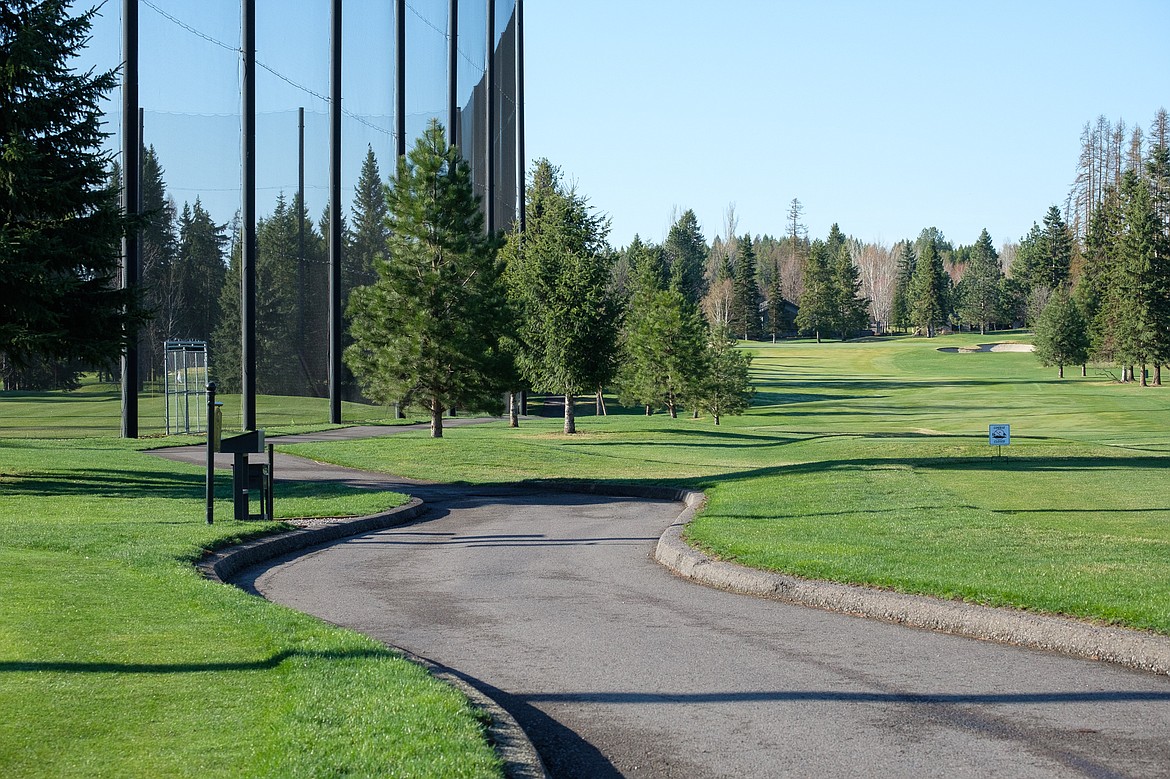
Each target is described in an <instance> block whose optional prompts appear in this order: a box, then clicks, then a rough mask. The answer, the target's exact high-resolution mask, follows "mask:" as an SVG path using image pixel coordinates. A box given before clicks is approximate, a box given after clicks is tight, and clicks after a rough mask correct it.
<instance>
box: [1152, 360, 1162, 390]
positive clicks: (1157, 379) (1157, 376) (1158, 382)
mask: <svg viewBox="0 0 1170 779" xmlns="http://www.w3.org/2000/svg"><path fill="white" fill-rule="evenodd" d="M1154 386H1155V387H1161V386H1162V363H1157V364H1156V365H1154Z"/></svg>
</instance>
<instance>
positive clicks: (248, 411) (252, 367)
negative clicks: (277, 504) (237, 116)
mask: <svg viewBox="0 0 1170 779" xmlns="http://www.w3.org/2000/svg"><path fill="white" fill-rule="evenodd" d="M241 20H242V24H241V27H242V30H241V32H242V34H243V58H244V62H243V77H244V78H243V82H244V83H243V92H244V94H243V98H244V105H243V121H242V122H241V125H242V129H243V132H242V135H243V138H242V139H241V140H242V144H243V169H244V180H243V193H242V194H243V204H242V206H243V207H242V208H241V212H242V213H241V219H242V221H243V231H244V235H243V241H244V242H243V246H242V247H241V248H242V251H241V253H240V255H241V259H242V262H241V270H242V271H243V272H242V273H241V274H240V276H241V281H240V322H241V328H240V346H241V349H240V357H241V363H242V364H241V366H240V371H241V372H240V378H241V389H242V392H243V398H242V399H241V400H242V401H243V402H242V404H241V405H242V407H243V426H244V429H245V430H255V429H256V255H257V247H256V0H243V8H242V9H241Z"/></svg>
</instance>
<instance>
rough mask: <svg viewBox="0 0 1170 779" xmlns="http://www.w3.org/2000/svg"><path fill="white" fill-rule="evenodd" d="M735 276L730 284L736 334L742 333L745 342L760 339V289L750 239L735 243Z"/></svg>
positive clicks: (754, 255) (746, 237)
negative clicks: (733, 297)
mask: <svg viewBox="0 0 1170 779" xmlns="http://www.w3.org/2000/svg"><path fill="white" fill-rule="evenodd" d="M737 245H738V248H737V250H736V258H735V275H734V276H733V277H732V284H733V288H734V290H735V308H734V312H735V313H734V320H733V321H734V322H735V324H736V332H737V333H743V339H744V340H745V341H750V340H758V339H759V337H760V287H759V284H757V283H756V251H755V248H754V247H753V246H752V237H751V236H750V235H745V236H744V237H743V238H740V239H739V241H737Z"/></svg>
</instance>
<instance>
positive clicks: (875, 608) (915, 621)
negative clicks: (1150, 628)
mask: <svg viewBox="0 0 1170 779" xmlns="http://www.w3.org/2000/svg"><path fill="white" fill-rule="evenodd" d="M639 491H644V490H642V488H639ZM667 492H672V493H677V492H679V491H667V490H664V491H663V492H662V493H661V496H662V497H668V496H667V494H666V493H667ZM683 492H686V493H687V496H686V498H685V501H686V503H687V507H686V509H684V510H683V512H682V513H681V514H680V515H679V516H678V519H677V520H676V521H675V523H674V524H672V525H671V526H670V527H668V528H667V529H666V532H664V533H663V534H662V537H661V538H660V539H659V540H658V546H657V547H656V548H655V550H654V559H655V560H656V561H657V562H659V563H661V564H662V565H663V566H665V567H666V568H667V569H669V570H670V571H671V572H673V573H675V574H676V575H678V576H681V577H682V578H684V579H689V580H691V581H694V582H697V583H699V584H704V585H706V586H708V587H715V588H717V589H721V590H728V591H730V592H735V593H740V594H743V595H755V596H757V597H761V598H769V599H771V600H777V601H782V602H784V603H791V604H794V605H798V606H811V607H813V608H818V609H824V610H826V611H835V612H839V613H842V614H850V615H852V616H858V617H866V618H869V619H879V620H882V621H885V622H893V623H896V624H899V625H906V626H908V627H915V628H922V629H924V630H933V631H936V632H940V633H950V634H952V635H956V636H964V637H967V638H977V639H982V640H985V641H996V642H999V643H1003V644H1012V645H1015V646H1021V647H1027V648H1029V649H1040V650H1045V651H1049V652H1058V653H1060V654H1064V655H1068V656H1071V657H1078V658H1082V659H1086V660H1100V661H1104V662H1108V663H1116V664H1118V665H1123V666H1126V667H1127V668H1134V669H1137V670H1141V671H1148V672H1151V673H1156V674H1163V675H1170V636H1163V635H1159V634H1156V633H1147V632H1144V631H1140V630H1132V629H1128V628H1118V627H1109V626H1105V625H1094V624H1091V623H1088V622H1082V621H1079V620H1076V619H1071V618H1067V617H1057V616H1049V615H1046V614H1033V613H1031V612H1026V611H1019V610H1016V609H1006V608H997V607H992V606H980V605H977V604H973V603H963V602H960V601H950V600H944V599H942V598H933V597H929V596H926V595H908V594H905V593H900V592H890V591H887V590H878V589H874V588H870V587H859V586H855V585H849V584H837V583H836V582H826V581H817V580H812V579H800V578H797V577H795V576H787V575H784V574H777V573H769V572H767V571H759V570H756V569H753V568H746V567H744V566H741V565H736V564H734V563H725V562H721V561H718V560H713V559H711V558H710V557H708V556H707V555H705V554H703V553H702V552H700V551H698V550H697V549H695V548H694V547H692V546H690V545H689V544H687V543H686V542H685V541H684V540H683V538H682V532H683V528H684V527H685V526H686V524H687V523H688V522H690V521H691V520H692V519H693V518H694V516H695V513H696V512H697V511H698V509H699V508H701V507H702V505H703V502H704V501H705V496H704V495H703V494H702V493H698V492H691V491H683Z"/></svg>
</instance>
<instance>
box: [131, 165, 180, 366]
mask: <svg viewBox="0 0 1170 779" xmlns="http://www.w3.org/2000/svg"><path fill="white" fill-rule="evenodd" d="M164 176H165V171H164V170H163V167H162V163H161V162H160V161H159V158H158V153H157V152H156V151H155V149H154V146H147V147H146V150H145V152H144V153H143V155H142V177H141V185H140V186H141V198H142V214H143V217H144V219H145V224H144V225H143V226H142V230H141V231H140V232H139V234H138V256H139V260H140V262H141V266H140V278H141V283H142V289H143V291H144V299H145V302H146V306H147V307H148V308H149V309H150V310H151V311H152V312H153V314H154V316H153V317H152V318H151V321H150V322H149V323H148V324H147V326H146V328H145V332H144V336H145V338H144V341H145V343H143V344H142V352H141V354H142V356H143V363H144V364H143V366H142V367H143V369H144V372H145V375H146V377H147V378H148V379H150V380H156V379H158V378H159V377H160V376H161V375H162V373H163V371H164V370H165V368H164V366H163V359H164V357H163V353H164V342H165V341H166V340H167V339H170V338H175V337H178V336H179V335H180V331H179V329H178V327H179V321H180V318H181V311H182V308H183V306H184V305H186V301H185V300H183V298H182V292H183V290H182V286H181V285H180V284H179V272H178V266H177V264H176V257H177V254H178V225H177V222H176V216H177V215H176V208H175V202H174V200H173V199H172V198H171V197H170V196H169V195H168V194H167V185H166V180H165V178H164Z"/></svg>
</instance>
